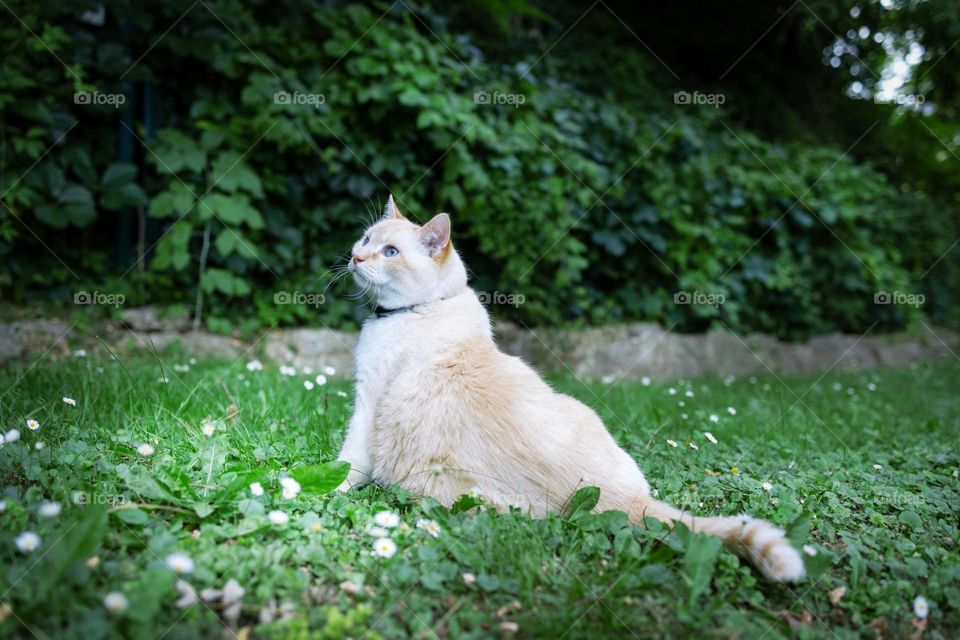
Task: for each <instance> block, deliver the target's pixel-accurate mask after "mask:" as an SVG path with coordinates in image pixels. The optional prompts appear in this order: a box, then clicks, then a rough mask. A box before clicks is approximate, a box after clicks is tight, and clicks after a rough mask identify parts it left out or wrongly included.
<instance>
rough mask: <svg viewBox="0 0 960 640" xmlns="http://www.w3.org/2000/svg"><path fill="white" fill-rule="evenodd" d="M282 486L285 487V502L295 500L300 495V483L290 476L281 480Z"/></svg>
mask: <svg viewBox="0 0 960 640" xmlns="http://www.w3.org/2000/svg"><path fill="white" fill-rule="evenodd" d="M280 486H281V487H283V498H284V500H293V499H294V498H296V497H297V494H298V493H300V488H301V487H300V483H299V482H297V481H296V480H294V479H293V478H291V477H290V476H287V477H285V478H280Z"/></svg>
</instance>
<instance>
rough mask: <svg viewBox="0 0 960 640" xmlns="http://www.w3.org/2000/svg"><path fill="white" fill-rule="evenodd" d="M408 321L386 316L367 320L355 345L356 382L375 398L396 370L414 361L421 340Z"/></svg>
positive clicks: (421, 337) (414, 327) (414, 326)
mask: <svg viewBox="0 0 960 640" xmlns="http://www.w3.org/2000/svg"><path fill="white" fill-rule="evenodd" d="M409 320H410V319H408V318H401V317H392V316H391V317H387V318H381V319H374V320H368V321H367V322H366V323H364V325H363V329H362V330H361V332H360V340H359V342H358V343H357V351H356V358H355V360H356V368H357V382H358V383H359V385H360V386H361V387H366V391H367V392H368V393H367V396H368V397H375V396H376V395H379V393H381V392H382V389H383V386H384V385H385V384H386V383H387V382H388V381H389V379H390V378H391V377H392V376H395V375H396V373H397V371H398V369H400V368H403V367H405V366H408V365H410V364H411V363H413V362H414V361H415V357H414V356H415V353H416V347H417V345H418V344H422V343H423V340H424V337H423V336H422V335H420V334H421V331H420V330H419V327H417V326H416V323H413V322H410V321H409Z"/></svg>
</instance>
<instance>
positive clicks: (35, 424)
mask: <svg viewBox="0 0 960 640" xmlns="http://www.w3.org/2000/svg"><path fill="white" fill-rule="evenodd" d="M39 428H40V423H39V422H37V421H36V420H34V419H33V418H27V429H30V431H36V430H37V429H39Z"/></svg>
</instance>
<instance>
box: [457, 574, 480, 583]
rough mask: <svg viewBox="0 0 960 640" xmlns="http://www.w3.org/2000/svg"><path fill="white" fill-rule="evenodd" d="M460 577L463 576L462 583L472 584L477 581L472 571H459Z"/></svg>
mask: <svg viewBox="0 0 960 640" xmlns="http://www.w3.org/2000/svg"><path fill="white" fill-rule="evenodd" d="M460 577H461V578H463V584H468V585H469V584H473V583H474V582H476V581H477V576H475V575H473V574H472V573H461V574H460Z"/></svg>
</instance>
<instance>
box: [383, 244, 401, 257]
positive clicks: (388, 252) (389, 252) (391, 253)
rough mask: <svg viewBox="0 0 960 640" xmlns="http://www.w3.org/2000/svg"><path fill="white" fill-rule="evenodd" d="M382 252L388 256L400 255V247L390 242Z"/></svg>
mask: <svg viewBox="0 0 960 640" xmlns="http://www.w3.org/2000/svg"><path fill="white" fill-rule="evenodd" d="M381 253H382V254H383V255H385V256H386V257H388V258H396V257H397V256H398V255H400V249H397V248H396V247H395V246H393V245H392V244H388V245H387V246H385V247H384V248H383V250H382V251H381Z"/></svg>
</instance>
